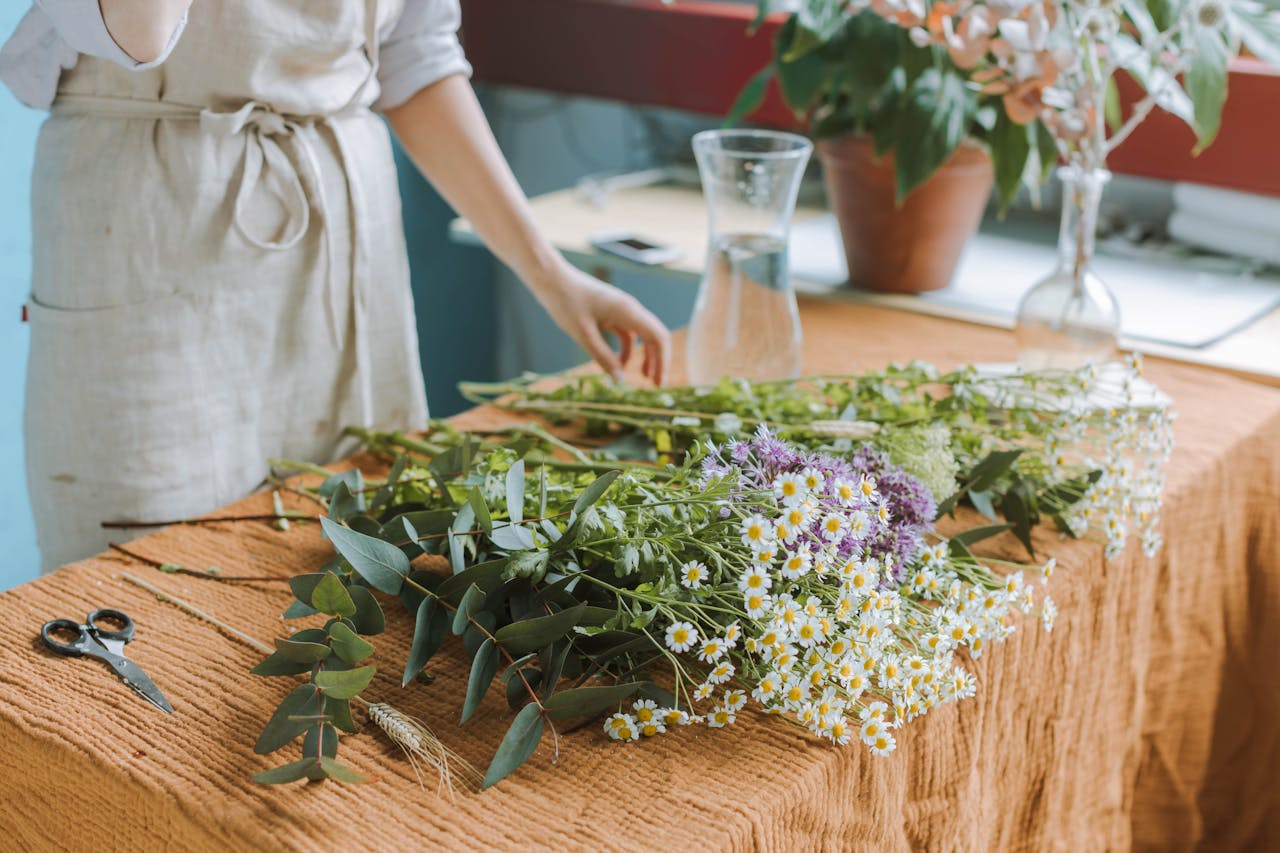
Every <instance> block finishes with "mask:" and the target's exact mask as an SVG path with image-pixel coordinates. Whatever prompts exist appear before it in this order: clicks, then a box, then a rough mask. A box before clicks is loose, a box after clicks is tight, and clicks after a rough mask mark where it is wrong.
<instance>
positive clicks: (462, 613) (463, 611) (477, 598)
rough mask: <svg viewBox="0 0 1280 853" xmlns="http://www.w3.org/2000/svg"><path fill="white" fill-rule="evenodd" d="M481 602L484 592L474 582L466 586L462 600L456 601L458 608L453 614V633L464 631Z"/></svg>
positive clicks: (482, 602) (482, 601)
mask: <svg viewBox="0 0 1280 853" xmlns="http://www.w3.org/2000/svg"><path fill="white" fill-rule="evenodd" d="M483 604H484V592H483V591H482V590H481V589H480V587H478V586H476V585H475V584H472V585H471V586H469V587H467V591H466V592H464V593H463V594H462V600H461V601H459V602H458V609H457V610H456V611H454V614H453V633H455V634H461V633H462V632H463V631H465V630H466V628H467V623H468V622H470V621H471V617H472V616H473V615H474V614H475V612H476V611H477V610H479V609H480V607H481V606H482V605H483Z"/></svg>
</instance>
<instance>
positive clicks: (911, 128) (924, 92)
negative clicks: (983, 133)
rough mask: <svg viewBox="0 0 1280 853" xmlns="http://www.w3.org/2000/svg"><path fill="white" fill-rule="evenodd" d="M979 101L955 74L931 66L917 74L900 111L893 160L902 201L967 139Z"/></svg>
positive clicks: (898, 197)
mask: <svg viewBox="0 0 1280 853" xmlns="http://www.w3.org/2000/svg"><path fill="white" fill-rule="evenodd" d="M975 109H976V103H975V100H974V97H973V94H972V93H971V92H970V91H969V90H968V88H967V87H966V85H965V81H964V78H962V77H961V76H960V75H959V74H956V73H944V72H942V71H940V70H938V69H937V68H928V69H926V70H925V71H924V72H922V73H921V74H920V75H919V76H918V77H916V79H915V82H913V83H912V84H911V87H910V89H908V91H907V94H906V97H905V98H904V99H903V101H902V105H901V108H900V110H899V112H898V126H897V128H896V129H895V138H896V139H897V144H896V145H895V147H894V152H893V162H894V170H895V173H896V176H897V199H898V203H899V204H901V203H902V200H903V199H905V198H906V197H907V196H908V195H909V194H910V193H911V191H912V190H913V189H915V188H916V187H917V186H919V185H920V184H922V183H923V182H924V181H925V180H927V179H928V178H929V177H930V176H932V175H933V173H934V172H936V171H937V170H938V167H939V166H941V165H942V164H943V163H945V162H946V161H947V159H948V158H949V157H950V156H951V155H952V153H954V152H955V150H956V147H957V146H958V145H959V144H960V142H961V140H963V139H964V137H965V133H966V132H967V131H968V128H969V125H970V122H971V121H972V119H973V115H974V111H975Z"/></svg>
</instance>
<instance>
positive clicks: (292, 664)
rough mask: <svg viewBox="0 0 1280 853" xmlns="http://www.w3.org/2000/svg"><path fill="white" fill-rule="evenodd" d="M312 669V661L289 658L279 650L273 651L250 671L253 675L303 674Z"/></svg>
mask: <svg viewBox="0 0 1280 853" xmlns="http://www.w3.org/2000/svg"><path fill="white" fill-rule="evenodd" d="M310 669H311V662H310V661H294V660H289V659H288V658H287V657H285V656H284V655H282V654H280V653H279V652H272V653H271V654H269V655H267V657H266V659H265V660H263V661H262V663H260V664H258V665H257V666H255V667H254V668H253V669H251V670H249V672H250V674H252V675H301V674H302V673H304V672H307V671H308V670H310Z"/></svg>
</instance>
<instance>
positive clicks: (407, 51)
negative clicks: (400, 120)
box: [62, 0, 471, 110]
mask: <svg viewBox="0 0 1280 853" xmlns="http://www.w3.org/2000/svg"><path fill="white" fill-rule="evenodd" d="M62 2H66V0H62ZM461 22H462V11H461V10H460V9H459V7H458V0H405V7H404V12H403V14H401V16H400V20H399V21H397V22H396V25H395V27H393V28H392V30H391V32H390V34H389V35H387V37H386V38H384V39H383V40H382V44H381V45H379V47H378V53H379V60H378V82H379V83H380V84H381V86H382V96H381V97H380V98H379V99H378V102H377V103H376V104H374V108H375V109H378V110H389V109H392V108H394V107H398V106H400V105H401V104H403V103H404V102H405V101H407V100H409V99H410V98H412V97H413V96H414V95H415V94H417V93H418V92H419V91H420V90H422V89H425V88H426V87H427V86H430V85H431V84H432V83H435V82H436V81H437V80H443V79H444V78H445V77H448V76H450V75H451V74H465V75H467V76H468V77H469V76H471V65H470V63H468V62H467V58H466V56H465V55H464V54H463V52H462V45H461V44H460V43H459V42H458V25H459V24H460V23H461Z"/></svg>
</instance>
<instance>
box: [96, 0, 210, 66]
mask: <svg viewBox="0 0 1280 853" xmlns="http://www.w3.org/2000/svg"><path fill="white" fill-rule="evenodd" d="M191 2H192V0H98V8H99V9H101V11H102V21H103V23H105V24H106V25H107V32H109V33H110V34H111V38H112V39H114V40H115V43H116V44H117V45H119V46H120V49H121V50H123V51H124V52H125V53H127V54H129V56H131V57H133V58H134V59H135V60H137V61H138V62H154V61H155V60H156V59H157V58H159V57H160V56H161V55H162V54H163V53H164V49H165V48H166V47H168V46H169V40H170V39H171V38H173V33H174V30H176V29H177V28H178V22H179V21H181V20H182V16H183V15H184V14H186V11H187V9H188V8H189V7H190V6H191Z"/></svg>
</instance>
